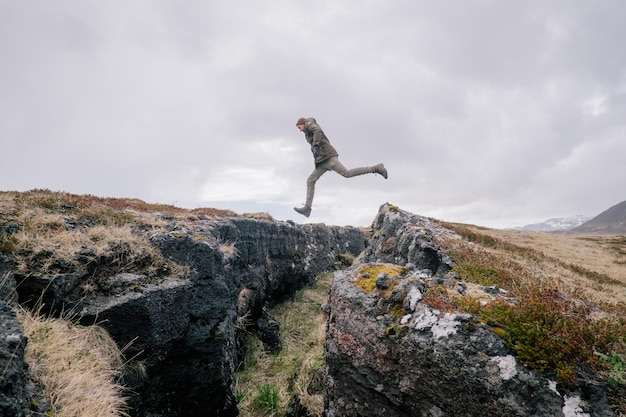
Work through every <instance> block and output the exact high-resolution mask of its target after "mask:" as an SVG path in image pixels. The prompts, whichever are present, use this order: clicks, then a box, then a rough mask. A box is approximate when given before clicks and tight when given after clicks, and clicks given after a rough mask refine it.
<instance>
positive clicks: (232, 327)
mask: <svg viewBox="0 0 626 417" xmlns="http://www.w3.org/2000/svg"><path fill="white" fill-rule="evenodd" d="M165 229H166V230H164V231H159V232H157V233H153V234H151V235H146V237H148V238H149V241H150V242H151V243H152V245H154V246H155V247H156V248H158V250H159V251H160V252H161V253H162V254H163V255H164V256H165V257H166V258H167V259H170V260H172V261H174V262H175V263H177V264H178V265H180V266H181V267H183V268H187V269H188V271H189V272H188V274H186V276H184V277H174V276H165V277H159V278H155V277H150V276H147V275H143V274H142V273H141V271H137V272H136V273H135V272H134V273H116V274H114V275H111V276H108V277H102V278H100V280H99V282H98V288H96V290H95V292H94V293H90V294H87V295H85V294H83V293H82V292H81V291H80V289H81V285H83V282H84V281H85V280H86V279H87V278H88V276H89V274H90V273H89V272H88V269H87V267H91V268H93V267H94V266H93V265H91V264H89V265H84V264H82V265H81V267H80V268H76V269H71V268H68V269H64V270H62V271H60V272H59V273H58V274H55V275H37V274H32V275H26V274H25V275H24V276H20V279H21V280H22V281H23V282H22V284H21V286H20V288H19V289H18V290H19V291H20V299H21V300H23V302H25V303H26V304H28V305H31V306H37V305H39V306H43V307H44V308H45V310H46V311H47V312H49V313H53V314H54V313H56V312H61V311H71V312H74V313H76V314H77V315H78V316H79V317H80V322H81V323H82V324H86V325H89V324H94V323H97V324H99V325H100V326H102V327H104V328H105V329H107V331H108V332H109V333H110V334H111V336H112V337H113V338H114V339H115V341H116V343H117V344H118V345H119V347H120V348H124V354H125V356H126V357H127V358H128V359H129V360H130V362H129V363H130V364H132V366H129V368H128V369H127V370H126V371H125V373H124V377H123V382H124V384H125V385H126V386H127V388H128V393H129V394H128V395H129V405H130V406H131V412H132V415H134V416H137V417H143V416H150V417H156V416H168V417H170V416H171V417H175V416H188V417H194V416H207V415H212V416H235V415H237V414H238V410H237V406H236V398H235V393H234V391H233V374H234V372H235V369H236V368H237V366H238V364H239V361H240V359H241V358H242V355H243V338H244V336H245V334H246V332H249V331H258V332H259V335H260V336H261V338H262V339H263V340H264V342H265V343H266V346H267V347H268V349H270V350H276V349H278V348H279V344H278V343H277V342H278V340H279V339H278V332H279V331H280V329H279V327H278V325H277V323H276V322H274V321H273V320H271V318H270V317H268V316H267V314H266V308H265V307H266V306H268V305H272V304H274V303H276V302H279V301H281V300H283V299H284V298H286V297H290V296H291V295H293V294H294V293H295V291H296V290H298V289H300V288H302V287H303V286H305V285H307V284H308V283H310V282H311V281H312V280H313V279H315V278H316V276H318V275H319V274H320V273H321V272H323V271H328V270H334V269H335V267H337V265H339V264H340V257H341V255H343V254H346V253H349V254H351V255H352V256H356V255H358V254H359V253H361V252H362V251H363V249H364V248H365V244H366V239H365V237H364V235H363V232H362V231H361V230H359V229H357V228H353V227H336V226H326V225H323V224H317V225H296V224H295V223H293V222H277V221H267V220H257V219H251V218H221V219H199V220H195V221H190V220H187V219H184V220H180V219H174V218H172V219H170V221H169V224H168V225H167V227H166V228H165ZM137 232H138V233H139V231H137ZM146 233H150V232H146ZM86 250H87V251H88V248H87V249H86ZM86 255H88V254H86ZM98 268H100V271H101V270H105V269H106V266H105V265H99V266H98Z"/></svg>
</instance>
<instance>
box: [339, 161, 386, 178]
mask: <svg viewBox="0 0 626 417" xmlns="http://www.w3.org/2000/svg"><path fill="white" fill-rule="evenodd" d="M330 169H332V170H333V171H335V172H336V173H337V174H339V175H341V176H343V177H345V178H352V177H356V176H358V175H363V174H379V175H381V176H382V177H383V178H384V179H387V169H386V168H385V165H383V164H376V165H373V166H371V167H359V168H352V169H348V168H346V167H345V166H344V165H343V164H342V163H341V162H340V161H339V158H336V157H335V158H331V160H330Z"/></svg>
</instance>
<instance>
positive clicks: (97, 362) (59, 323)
mask: <svg viewBox="0 0 626 417" xmlns="http://www.w3.org/2000/svg"><path fill="white" fill-rule="evenodd" d="M18 317H19V320H20V323H21V325H22V328H23V330H24V335H25V336H26V337H27V338H28V344H27V345H26V352H25V356H26V360H27V361H28V363H29V365H30V374H31V377H32V378H33V379H34V380H35V381H38V382H39V383H40V384H41V386H42V387H43V392H44V395H45V396H46V397H47V398H48V399H49V400H50V404H51V408H52V409H51V410H50V413H49V414H50V415H54V416H56V417H75V416H100V417H109V416H110V417H119V416H127V415H128V414H127V413H126V411H127V405H126V401H125V399H124V396H123V389H122V387H121V386H120V385H119V384H117V383H116V379H117V378H118V376H119V374H120V371H121V369H122V366H123V361H122V354H121V352H120V351H119V349H118V348H117V345H116V344H115V342H114V341H113V339H112V338H111V337H110V336H109V335H108V333H107V332H106V331H105V330H104V329H102V328H101V327H99V326H88V327H84V326H78V325H74V324H72V323H71V322H70V321H68V320H64V319H52V318H44V317H39V316H37V315H35V314H32V313H30V312H26V311H22V310H20V311H18Z"/></svg>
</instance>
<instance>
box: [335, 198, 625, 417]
mask: <svg viewBox="0 0 626 417" xmlns="http://www.w3.org/2000/svg"><path fill="white" fill-rule="evenodd" d="M372 232H373V236H372V239H371V244H370V245H369V246H368V248H367V249H366V250H365V254H364V257H363V263H362V264H361V265H357V266H355V267H354V268H352V270H350V271H337V272H335V276H334V281H333V286H332V289H331V293H330V299H329V303H328V305H329V309H330V312H329V320H328V327H327V338H326V344H325V358H326V380H325V394H326V395H325V406H326V412H327V416H328V417H335V416H337V417H338V416H346V417H356V416H359V417H366V416H383V415H384V416H386V417H394V416H397V417H400V416H403V417H407V416H416V417H417V416H419V417H426V416H428V417H442V416H567V417H569V416H581V417H582V416H611V415H613V413H612V411H611V410H610V408H609V406H608V402H607V399H606V395H605V394H604V393H603V392H602V390H599V389H597V388H595V387H593V386H589V387H583V389H581V390H580V391H578V392H569V391H564V390H563V389H561V387H558V388H559V389H558V390H557V383H556V382H555V381H552V380H550V379H548V378H546V377H544V376H542V375H539V374H536V373H534V372H532V371H531V370H529V369H527V368H526V367H525V366H523V365H521V364H519V363H517V362H516V360H515V358H514V356H512V354H511V352H510V351H509V350H508V349H507V348H506V346H505V345H504V344H503V342H502V340H501V339H500V338H499V337H497V336H496V335H495V334H494V333H492V332H491V331H490V330H489V329H487V328H486V327H485V326H484V325H482V324H481V323H478V322H477V321H475V320H474V319H473V317H472V316H470V315H467V314H459V313H454V314H453V313H445V312H442V311H439V310H436V309H433V308H430V307H429V306H427V305H426V304H425V303H423V302H421V300H422V297H421V296H422V294H423V293H424V291H426V290H427V288H428V286H429V285H430V284H432V283H447V284H449V285H454V278H455V277H454V275H453V274H451V273H450V272H449V271H450V269H451V267H452V262H451V260H450V259H449V258H448V257H447V256H446V255H445V254H444V253H443V252H442V251H441V249H440V248H439V247H438V246H437V245H436V243H435V242H436V236H438V235H446V234H447V235H450V233H451V232H449V231H447V230H446V229H443V228H441V227H440V226H438V225H437V224H435V223H434V222H432V221H431V220H429V219H426V218H423V217H419V216H415V215H412V214H410V213H406V212H403V211H401V210H399V209H397V208H395V207H393V206H390V205H384V206H383V207H381V210H380V212H379V214H378V216H377V218H376V219H375V221H374V227H373V231H372ZM362 265H378V266H379V267H380V266H382V267H384V266H389V265H394V266H395V265H400V266H402V267H404V268H402V269H396V270H397V271H399V272H398V273H397V274H396V276H387V279H386V281H387V283H384V285H382V286H381V284H382V283H383V281H385V280H379V279H378V278H377V279H376V285H377V288H376V289H375V290H373V291H366V290H364V289H362V288H361V287H359V286H357V285H356V283H357V280H359V279H364V278H367V277H362V276H359V271H360V266H362ZM386 270H392V268H389V267H387V268H386ZM379 281H380V283H379ZM393 281H396V285H395V286H394V288H393V290H392V291H389V290H386V287H387V286H388V282H393ZM394 307H395V309H394ZM398 312H400V314H398Z"/></svg>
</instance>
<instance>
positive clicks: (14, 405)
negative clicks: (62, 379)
mask: <svg viewBox="0 0 626 417" xmlns="http://www.w3.org/2000/svg"><path fill="white" fill-rule="evenodd" d="M25 346H26V338H25V337H24V333H23V332H22V327H21V326H20V323H19V321H18V320H17V317H16V315H15V311H13V309H12V308H11V307H10V306H9V305H8V304H7V303H6V302H5V301H3V300H2V299H0V416H2V417H22V416H26V415H28V412H29V399H30V393H29V388H28V387H29V382H30V379H29V374H28V364H27V363H26V361H25V360H24V348H25Z"/></svg>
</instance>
